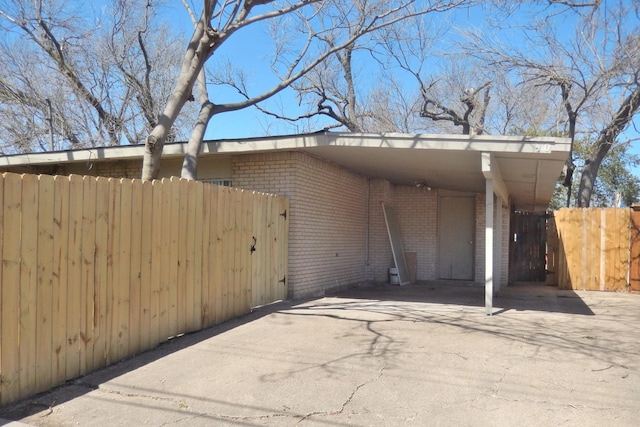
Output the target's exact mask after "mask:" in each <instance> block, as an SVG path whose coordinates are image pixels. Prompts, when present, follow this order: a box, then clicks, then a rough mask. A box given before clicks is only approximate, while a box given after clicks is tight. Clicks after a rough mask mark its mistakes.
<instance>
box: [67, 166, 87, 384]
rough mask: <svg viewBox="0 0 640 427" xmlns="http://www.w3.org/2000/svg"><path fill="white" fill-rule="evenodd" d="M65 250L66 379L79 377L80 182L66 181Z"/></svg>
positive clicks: (75, 177) (78, 178)
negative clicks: (67, 197) (67, 212)
mask: <svg viewBox="0 0 640 427" xmlns="http://www.w3.org/2000/svg"><path fill="white" fill-rule="evenodd" d="M69 180H70V182H69V228H68V230H69V246H68V259H67V261H68V262H67V358H66V361H67V379H72V378H77V377H78V376H79V375H80V353H81V351H82V348H83V347H84V346H83V344H82V338H81V333H83V332H82V327H83V326H82V323H81V319H82V315H81V312H82V311H83V310H84V305H83V301H82V299H81V295H82V291H81V289H82V203H83V200H82V198H83V184H84V183H83V181H82V177H81V176H79V175H71V176H70V177H69Z"/></svg>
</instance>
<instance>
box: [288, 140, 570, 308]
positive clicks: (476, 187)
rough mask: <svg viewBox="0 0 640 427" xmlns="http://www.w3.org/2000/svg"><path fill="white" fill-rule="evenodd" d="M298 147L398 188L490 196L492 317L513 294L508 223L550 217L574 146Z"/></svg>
mask: <svg viewBox="0 0 640 427" xmlns="http://www.w3.org/2000/svg"><path fill="white" fill-rule="evenodd" d="M294 146H295V147H296V148H297V149H299V150H302V151H304V152H307V153H309V154H311V155H314V156H317V157H321V158H323V159H325V160H327V161H330V162H333V163H336V164H339V165H342V166H344V167H345V168H347V169H350V170H353V171H356V172H358V173H360V174H363V175H365V176H368V177H375V178H381V179H385V180H387V181H390V182H392V183H394V184H398V185H405V186H415V187H418V188H420V187H422V188H427V189H428V190H431V189H441V190H450V191H457V192H470V193H476V194H482V193H484V200H485V206H484V212H483V213H484V215H483V216H484V286H485V310H486V314H487V315H491V314H492V311H493V308H492V307H493V296H494V295H495V294H496V293H497V292H498V291H499V290H500V289H501V287H503V286H506V283H505V280H504V278H502V279H501V278H500V273H499V272H500V269H502V268H504V265H503V264H504V263H503V260H504V259H505V257H506V259H507V260H508V240H509V239H508V238H507V239H505V237H507V236H503V233H504V232H505V228H504V227H501V226H500V224H503V223H504V221H505V220H506V222H507V224H508V220H509V218H508V217H507V218H503V216H504V215H505V211H529V212H544V211H545V210H546V209H547V206H548V204H549V201H550V200H551V197H552V194H553V191H554V188H555V184H556V182H557V180H558V178H559V176H560V173H561V171H562V168H563V166H564V164H565V162H566V160H567V158H568V155H569V151H570V140H569V139H567V138H548V137H535V138H526V137H508V136H487V135H483V136H466V135H393V134H389V135H382V136H379V135H375V136H373V135H353V134H349V135H336V134H331V133H325V134H323V135H319V136H317V137H316V138H314V139H311V140H305V141H304V143H300V142H298V143H295V144H294V145H292V147H291V148H293V147H294ZM279 148H282V147H279ZM397 209H402V206H398V207H397ZM438 220H439V221H440V220H441V218H439V219H438ZM506 230H508V226H507V227H506ZM505 242H507V243H506V244H505Z"/></svg>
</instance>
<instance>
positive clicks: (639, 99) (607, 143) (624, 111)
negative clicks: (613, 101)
mask: <svg viewBox="0 0 640 427" xmlns="http://www.w3.org/2000/svg"><path fill="white" fill-rule="evenodd" d="M638 108H640V85H638V86H636V88H635V89H634V90H633V92H631V93H630V94H629V96H627V97H626V98H625V100H624V101H623V102H622V105H620V108H619V109H618V111H617V112H616V114H615V115H614V116H613V119H612V120H611V122H610V123H609V124H608V125H607V127H606V128H605V129H604V130H603V131H602V132H601V133H600V135H599V136H598V139H597V140H596V147H598V149H597V151H596V155H595V156H594V158H593V160H591V161H590V162H589V163H587V164H586V165H585V166H584V169H583V170H582V176H581V177H580V186H579V187H578V207H580V208H588V207H589V204H590V203H591V193H593V186H594V185H595V182H596V178H597V177H598V169H599V168H600V164H601V163H602V159H604V157H605V156H606V155H607V153H608V152H609V150H610V149H611V146H612V145H613V143H614V142H615V141H616V139H617V138H618V136H619V135H620V134H621V133H622V132H623V131H624V129H625V128H626V127H627V126H628V125H629V123H631V120H633V116H634V115H635V114H636V112H637V111H638Z"/></svg>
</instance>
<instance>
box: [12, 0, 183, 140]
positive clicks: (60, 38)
mask: <svg viewBox="0 0 640 427" xmlns="http://www.w3.org/2000/svg"><path fill="white" fill-rule="evenodd" d="M156 7H157V6H156V4H155V2H154V1H153V0H133V1H124V0H113V1H111V2H109V3H107V5H105V7H104V8H100V9H97V10H91V9H88V8H84V7H81V5H79V4H77V3H74V2H63V1H56V0H49V1H46V0H34V1H31V2H22V1H17V0H12V1H7V2H3V4H2V5H1V6H0V27H1V28H2V29H3V30H5V31H6V34H7V37H5V38H4V39H3V40H2V42H1V43H0V51H1V54H2V56H3V61H2V64H0V70H1V73H0V75H1V76H2V77H0V114H2V117H3V120H0V122H1V123H0V138H1V139H2V141H3V143H4V145H5V149H6V150H11V151H23V150H27V151H28V150H45V149H64V148H67V147H68V146H69V144H71V145H74V146H101V145H118V144H121V143H130V144H135V143H138V142H139V141H140V138H141V135H142V134H144V132H145V130H146V131H147V132H148V130H149V129H151V128H152V127H153V126H154V125H155V124H156V122H157V117H158V105H159V104H162V103H163V102H164V101H165V100H166V98H167V96H168V89H169V86H168V85H167V84H166V83H167V82H168V81H169V80H168V76H169V75H170V74H171V72H172V71H173V69H174V68H175V66H176V61H175V59H174V57H173V56H172V55H171V54H170V52H171V50H172V49H171V48H172V44H173V43H175V38H172V37H171V36H170V32H169V31H168V30H167V28H166V27H163V26H161V25H158V22H157V21H156V16H155V11H156ZM151 27H153V31H151V30H150V28H151ZM47 100H48V101H47ZM51 130H53V132H54V134H55V139H56V141H55V142H56V143H55V144H52V143H51V141H50V140H51V138H50V133H51Z"/></svg>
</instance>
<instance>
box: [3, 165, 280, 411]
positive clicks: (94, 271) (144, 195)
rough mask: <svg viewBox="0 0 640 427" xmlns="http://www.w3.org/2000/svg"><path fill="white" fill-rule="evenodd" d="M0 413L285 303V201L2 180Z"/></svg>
mask: <svg viewBox="0 0 640 427" xmlns="http://www.w3.org/2000/svg"><path fill="white" fill-rule="evenodd" d="M0 200H1V201H2V209H1V210H0V258H1V259H2V268H1V276H0V404H6V403H9V402H13V401H15V400H17V399H20V398H25V397H28V396H30V395H33V394H35V393H38V392H41V391H44V390H48V389H50V388H51V387H54V386H56V385H59V384H62V383H64V382H65V381H66V380H69V379H72V378H76V377H78V376H81V375H83V374H86V373H88V372H91V371H94V370H96V369H99V368H103V367H105V366H107V365H109V364H112V363H114V362H117V361H119V360H122V359H124V358H126V357H128V356H131V355H133V354H136V353H139V352H142V351H144V350H147V349H150V348H153V347H154V346H156V345H157V344H159V343H160V342H162V341H165V340H167V339H168V338H170V337H172V336H176V335H179V334H181V333H185V332H190V331H195V330H198V329H202V328H206V327H208V326H211V325H214V324H217V323H220V322H223V321H225V320H228V319H230V318H233V317H236V316H240V315H242V314H245V313H248V312H249V311H250V310H251V307H252V306H257V305H262V304H266V303H269V302H272V301H276V300H280V299H284V298H286V295H287V286H286V271H287V252H288V221H287V218H288V216H287V213H288V210H289V205H288V203H289V202H288V200H287V199H285V198H282V197H277V196H273V195H266V194H258V193H254V192H250V191H243V190H240V189H232V188H228V187H216V186H213V185H208V184H203V183H200V182H195V181H186V180H180V179H176V178H172V179H164V180H162V181H152V182H142V181H140V180H128V179H113V178H111V179H110V178H94V177H82V176H68V177H67V176H56V177H53V176H35V175H16V174H10V173H5V174H3V176H2V182H1V185H0Z"/></svg>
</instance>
